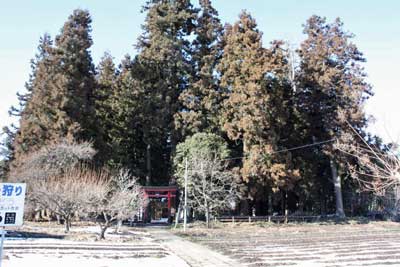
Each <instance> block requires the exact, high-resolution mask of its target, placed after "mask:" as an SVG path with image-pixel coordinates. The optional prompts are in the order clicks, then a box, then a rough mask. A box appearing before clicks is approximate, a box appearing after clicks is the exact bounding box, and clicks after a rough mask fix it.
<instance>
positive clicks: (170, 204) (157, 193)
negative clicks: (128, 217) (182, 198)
mask: <svg viewBox="0 0 400 267" xmlns="http://www.w3.org/2000/svg"><path fill="white" fill-rule="evenodd" d="M143 191H144V197H145V198H146V199H147V200H148V201H146V202H147V203H150V200H152V199H160V198H167V208H168V219H169V217H170V216H171V209H172V208H175V200H176V195H177V194H176V193H177V191H178V187H177V186H143ZM148 218H149V214H148V206H147V207H145V209H144V214H143V219H144V221H146V220H147V219H148Z"/></svg>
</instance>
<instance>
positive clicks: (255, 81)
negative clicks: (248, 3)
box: [219, 12, 298, 195]
mask: <svg viewBox="0 0 400 267" xmlns="http://www.w3.org/2000/svg"><path fill="white" fill-rule="evenodd" d="M261 36H262V34H261V33H260V32H259V31H258V29H257V24H256V22H255V20H254V19H253V18H252V17H251V16H250V14H248V13H246V12H242V13H241V15H240V20H239V21H238V22H237V23H235V24H234V25H233V26H231V27H228V28H227V29H226V33H225V37H224V38H225V42H226V45H225V47H224V54H223V57H222V60H221V63H220V65H219V71H220V72H221V75H222V76H221V86H222V87H223V88H224V90H225V93H226V99H225V100H224V102H223V110H222V122H223V127H224V129H225V130H226V132H227V134H228V137H229V138H230V139H231V140H238V141H241V142H242V143H243V155H244V159H243V166H242V176H243V178H244V181H245V182H246V183H249V184H253V186H252V188H250V193H251V195H254V194H255V193H256V191H257V190H256V188H258V186H254V185H257V184H258V185H259V184H263V185H266V184H267V185H269V186H271V187H272V188H279V187H287V186H290V184H291V183H292V182H293V181H294V180H295V179H297V178H298V171H297V170H295V169H294V168H292V166H291V165H292V160H291V157H290V155H287V154H286V155H284V156H281V155H271V152H273V151H274V150H276V149H277V148H278V145H279V144H278V140H279V134H280V133H281V132H279V131H278V130H279V129H281V130H282V129H283V128H282V126H281V125H279V124H282V123H285V121H280V118H283V117H285V116H286V111H285V108H280V107H279V106H278V107H276V106H272V105H271V104H272V103H273V104H277V103H276V101H280V103H279V104H280V105H287V104H288V103H285V101H283V97H286V96H285V95H284V92H283V91H282V90H289V92H290V90H291V87H290V84H289V83H287V86H285V84H284V83H283V82H281V79H283V78H284V77H286V76H287V71H286V69H287V60H286V59H285V55H284V53H283V51H282V49H281V48H280V46H281V43H280V42H275V43H274V44H273V47H272V48H271V49H265V48H263V47H262V42H261ZM279 98H280V99H279ZM278 99H279V100H278ZM288 100H290V98H289V99H288ZM286 102H287V101H286Z"/></svg>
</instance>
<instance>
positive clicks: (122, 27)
mask: <svg viewBox="0 0 400 267" xmlns="http://www.w3.org/2000/svg"><path fill="white" fill-rule="evenodd" d="M144 2H145V0H114V1H98V0H80V1H79V0H68V1H67V0H63V1H61V0H59V1H54V0H35V1H34V0H26V1H18V0H14V1H10V0H0V38H1V39H0V127H2V126H4V125H7V124H9V123H10V122H12V121H13V120H15V119H13V118H9V117H8V115H7V110H8V108H9V107H10V106H11V105H15V104H16V103H17V98H16V92H17V91H20V92H23V90H24V83H25V81H26V80H27V79H28V76H29V72H30V68H29V60H30V59H31V58H32V57H33V56H34V54H35V53H36V47H37V44H38V39H39V37H40V36H41V35H42V34H43V33H45V32H48V33H50V34H51V35H52V36H53V37H54V36H55V35H56V34H57V33H58V31H59V29H60V28H61V27H62V25H63V23H64V21H65V20H66V19H67V17H68V15H69V14H70V13H71V12H72V10H73V9H75V8H85V9H88V10H89V11H90V13H91V14H92V18H93V25H92V26H93V34H92V35H93V40H94V45H93V47H92V49H91V50H92V55H93V58H94V60H95V63H97V62H98V61H99V58H100V57H101V56H102V55H103V53H104V51H109V52H110V53H111V54H112V55H113V56H114V57H115V60H116V62H117V63H118V62H119V61H120V59H121V58H122V57H123V55H124V54H126V53H129V54H131V55H132V54H134V53H135V52H136V51H135V49H134V47H133V44H134V43H135V42H136V39H137V37H138V36H139V34H140V33H141V28H140V25H141V24H142V23H143V20H144V14H141V13H140V9H141V6H142V5H143V3H144ZM192 2H193V3H197V0H196V1H192ZM213 4H214V6H215V7H216V8H217V10H218V11H219V13H220V17H221V20H222V21H223V22H234V21H235V20H236V19H237V16H238V14H239V13H240V11H241V10H242V9H246V10H248V11H249V12H250V13H251V14H252V15H253V16H254V17H255V18H256V20H257V22H258V25H259V29H260V30H261V31H262V32H263V33H264V36H263V38H264V43H265V45H268V43H269V42H270V41H271V40H273V39H285V40H289V41H290V42H292V43H294V44H298V43H299V42H300V41H301V40H302V39H303V38H304V36H303V34H302V26H301V25H302V24H303V23H304V22H305V21H306V20H307V18H308V17H310V16H311V15H313V14H317V15H321V16H326V17H327V18H328V19H329V20H333V19H334V18H336V17H340V18H342V20H343V21H344V23H345V28H346V29H347V30H349V31H351V32H353V33H354V34H355V35H356V38H355V39H354V42H355V43H356V44H357V45H358V47H359V48H360V50H361V51H363V52H364V54H365V56H366V58H367V60H368V62H367V63H366V64H365V68H366V71H367V73H368V75H369V78H368V79H369V81H370V83H371V84H372V85H373V87H374V92H375V96H374V97H372V98H371V99H370V100H369V101H368V103H367V105H366V110H367V112H368V114H371V115H373V116H374V117H375V118H376V123H375V124H374V125H371V126H370V130H371V131H372V132H374V133H378V134H380V135H381V136H384V137H385V139H386V140H387V141H390V139H394V141H396V140H397V138H398V137H400V123H399V122H400V119H399V117H400V109H399V105H400V101H399V100H400V88H399V87H400V86H399V84H400V73H399V72H400V68H399V67H400V15H399V13H400V1H396V0H381V1H373V0H351V1H349V0H347V1H345V0H324V1H321V0H302V1H300V0H279V1H278V0H274V1H270V0H247V1H243V0H214V1H213ZM398 141H400V140H398Z"/></svg>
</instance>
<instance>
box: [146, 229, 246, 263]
mask: <svg viewBox="0 0 400 267" xmlns="http://www.w3.org/2000/svg"><path fill="white" fill-rule="evenodd" d="M146 230H147V231H148V232H149V233H151V234H152V236H153V237H154V238H155V240H156V241H160V244H161V245H162V246H163V247H165V248H166V249H167V250H169V251H170V252H171V253H173V254H175V255H176V256H178V257H180V258H181V259H183V260H184V261H185V262H186V263H187V264H188V265H189V266H191V267H239V266H242V265H241V264H239V263H237V262H236V261H234V260H233V259H231V258H229V257H227V256H225V255H222V254H220V253H218V252H216V251H213V250H211V249H209V248H207V247H205V246H202V245H199V244H195V243H193V242H190V241H187V240H185V239H183V238H181V237H179V236H176V235H174V234H173V233H171V232H170V231H168V230H166V229H164V228H162V227H151V228H148V229H146Z"/></svg>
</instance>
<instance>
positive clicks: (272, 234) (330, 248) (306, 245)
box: [175, 221, 400, 267]
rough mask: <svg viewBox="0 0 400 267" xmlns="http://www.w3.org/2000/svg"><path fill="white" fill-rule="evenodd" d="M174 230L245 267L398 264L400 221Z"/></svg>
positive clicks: (237, 225) (399, 258) (234, 226)
mask: <svg viewBox="0 0 400 267" xmlns="http://www.w3.org/2000/svg"><path fill="white" fill-rule="evenodd" d="M175 231H176V233H177V234H179V235H181V236H184V237H185V238H187V239H190V240H191V241H194V242H197V243H200V244H202V245H205V246H208V247H210V248H212V249H214V250H217V251H219V252H221V253H223V254H225V255H228V256H230V257H232V258H235V259H236V260H238V261H239V262H240V263H241V264H242V265H243V266H249V267H250V266H251V267H253V266H254V267H255V266H276V267H278V266H304V267H306V266H307V267H313V266H324V267H339V266H340V267H342V266H400V225H399V224H398V223H393V222H360V221H347V222H342V223H336V224H335V223H318V224H312V223H310V224H287V225H282V224H281V225H276V224H268V223H260V224H249V223H242V224H231V223H225V224H218V225H217V226H216V227H215V228H214V229H205V228H204V227H199V226H197V227H193V228H190V229H189V230H188V231H187V232H186V233H183V232H182V230H180V229H179V230H175Z"/></svg>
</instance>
